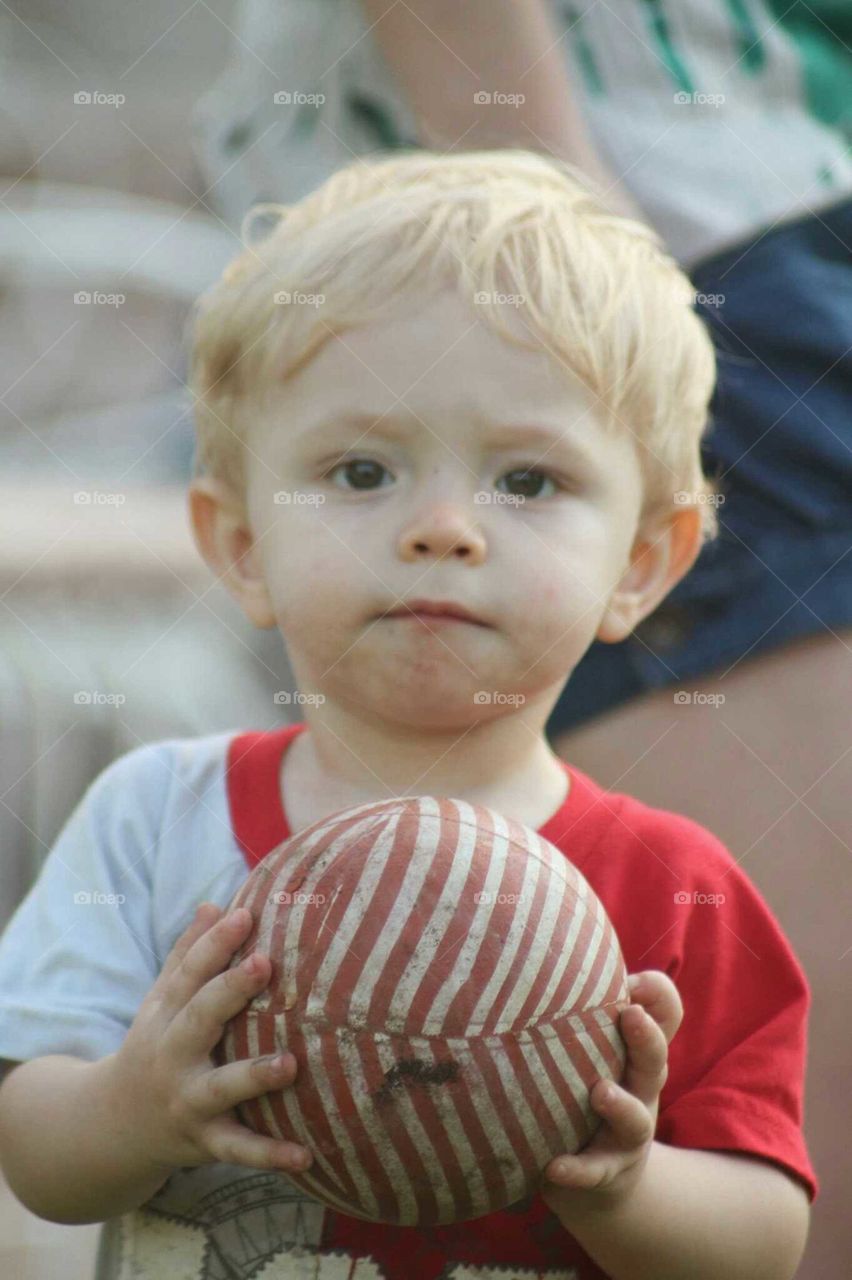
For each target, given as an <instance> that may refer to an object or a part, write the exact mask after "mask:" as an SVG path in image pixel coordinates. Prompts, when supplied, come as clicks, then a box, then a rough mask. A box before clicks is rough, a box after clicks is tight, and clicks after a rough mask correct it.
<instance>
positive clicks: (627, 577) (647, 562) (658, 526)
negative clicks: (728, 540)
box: [595, 507, 702, 644]
mask: <svg viewBox="0 0 852 1280" xmlns="http://www.w3.org/2000/svg"><path fill="white" fill-rule="evenodd" d="M701 546H702V522H701V512H700V511H699V510H698V509H697V508H696V507H678V508H676V509H675V511H673V512H671V513H670V514H669V515H667V516H665V517H663V519H662V520H658V521H657V522H656V523H652V524H651V525H650V526H647V527H645V528H643V529H642V530H641V532H640V533H639V534H638V535H637V537H636V539H635V541H634V543H633V547H632V550H631V552H630V565H629V567H628V568H627V570H626V571H625V573H624V576H623V577H622V579H621V581H620V582H619V583H618V584H617V586H616V587H615V589H614V590H613V591H612V593H611V595H610V597H609V600H608V602H607V607H606V609H605V610H604V614H603V617H602V618H601V621H600V625H599V627H598V631H597V635H596V637H595V638H596V639H598V640H603V641H604V642H605V643H606V644H615V643H617V642H618V641H619V640H625V639H626V638H627V636H629V635H630V633H631V631H632V630H633V628H634V627H636V626H638V624H639V623H640V622H641V621H642V619H643V618H647V616H648V614H649V613H653V611H654V609H656V607H657V605H658V604H659V603H660V601H661V600H663V599H664V597H665V596H667V595H668V594H669V592H670V591H671V590H672V589H673V588H674V587H675V586H676V585H677V583H678V582H680V580H681V578H683V577H684V576H685V574H687V573H688V572H689V570H690V569H691V568H692V566H693V564H694V563H695V561H696V560H697V558H698V554H699V552H700V551H701Z"/></svg>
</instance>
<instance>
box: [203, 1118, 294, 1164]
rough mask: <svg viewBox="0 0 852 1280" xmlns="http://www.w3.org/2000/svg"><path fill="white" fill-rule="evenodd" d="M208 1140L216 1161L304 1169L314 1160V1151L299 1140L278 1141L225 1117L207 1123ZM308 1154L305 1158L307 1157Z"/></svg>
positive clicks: (206, 1135) (206, 1134)
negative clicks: (312, 1155) (253, 1131)
mask: <svg viewBox="0 0 852 1280" xmlns="http://www.w3.org/2000/svg"><path fill="white" fill-rule="evenodd" d="M204 1136H205V1143H206V1147H207V1150H208V1151H209V1153H210V1155H212V1156H213V1159H214V1160H223V1161H224V1162H225V1163H226V1164H241V1165H246V1166H248V1168H250V1169H284V1170H285V1171H287V1172H291V1173H295V1172H297V1171H298V1172H301V1171H303V1170H305V1169H308V1168H310V1166H311V1164H312V1163H313V1161H312V1157H311V1153H310V1151H308V1149H307V1148H306V1147H303V1146H301V1145H300V1144H299V1143H298V1142H283V1141H282V1142H279V1141H278V1140H277V1139H275V1138H264V1137H262V1136H261V1135H260V1134H258V1133H252V1131H251V1129H247V1128H246V1126H245V1125H244V1124H240V1122H239V1121H238V1120H231V1119H222V1120H216V1121H214V1122H213V1123H212V1124H209V1125H207V1127H206V1128H205V1130H204ZM305 1157H306V1158H305Z"/></svg>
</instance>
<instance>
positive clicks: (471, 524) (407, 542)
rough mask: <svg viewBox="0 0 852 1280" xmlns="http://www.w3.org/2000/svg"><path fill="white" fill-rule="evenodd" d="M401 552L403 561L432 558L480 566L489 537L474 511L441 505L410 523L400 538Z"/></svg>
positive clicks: (425, 510)
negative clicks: (455, 560)
mask: <svg viewBox="0 0 852 1280" xmlns="http://www.w3.org/2000/svg"><path fill="white" fill-rule="evenodd" d="M399 551H400V556H401V557H402V559H403V560H416V559H421V558H423V557H426V556H430V555H431V556H437V557H438V558H440V559H444V558H445V557H455V558H457V559H459V560H466V561H468V562H470V563H471V564H476V563H479V562H480V561H482V560H483V559H484V558H485V552H486V547H485V537H484V535H483V532H482V528H481V525H480V523H479V520H478V519H477V518H476V516H475V515H474V516H472V515H471V512H470V508H464V507H463V506H462V505H461V504H460V503H447V502H440V503H434V504H432V505H428V506H425V507H422V508H420V509H419V510H418V512H417V514H416V515H415V516H414V517H413V518H412V519H410V520H409V521H408V522H407V524H406V526H405V528H404V529H403V531H402V533H401V534H400V541H399Z"/></svg>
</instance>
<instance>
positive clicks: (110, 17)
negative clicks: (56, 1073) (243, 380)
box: [0, 0, 291, 926]
mask: <svg viewBox="0 0 852 1280" xmlns="http://www.w3.org/2000/svg"><path fill="white" fill-rule="evenodd" d="M233 8H234V6H233V4H232V3H231V2H230V0H214V3H212V4H208V3H206V0H205V3H195V4H191V5H188V6H184V5H178V4H176V3H174V0H155V3H153V4H151V5H148V6H133V5H129V4H119V5H116V4H114V3H107V2H106V0H83V2H82V3H78V4H75V5H73V6H69V5H65V4H61V3H59V2H58V0H55V2H48V0H27V3H26V4H23V3H21V4H18V5H14V4H13V5H11V6H4V8H3V10H2V11H0V82H2V90H0V196H2V202H1V203H0V341H2V346H3V352H4V362H3V366H4V367H3V378H2V383H3V390H2V393H0V418H1V419H2V421H0V439H2V442H3V444H2V451H3V468H2V486H3V499H2V504H0V511H2V514H0V520H2V528H3V539H2V551H0V599H2V603H3V608H2V609H0V699H2V707H3V716H2V722H3V723H2V752H0V775H2V776H0V795H2V796H3V805H2V808H0V840H2V847H3V861H2V881H0V926H2V924H3V923H4V922H5V920H6V919H7V918H8V916H9V915H10V914H11V911H12V909H13V907H14V905H15V903H16V902H17V900H18V898H19V897H20V895H21V893H22V892H23V890H24V889H25V888H26V887H28V884H29V883H30V880H31V877H32V876H33V875H34V872H35V870H37V867H38V865H39V861H40V859H41V858H42V857H43V856H44V854H45V853H46V852H47V849H48V848H49V846H50V843H51V841H52V840H53V838H54V837H55V835H56V833H57V831H58V829H59V827H60V825H61V823H62V822H63V821H64V818H65V817H66V816H67V814H68V812H69V811H70V808H71V807H72V805H73V803H74V802H75V800H76V798H77V797H78V796H79V795H80V794H81V792H82V790H83V788H84V785H85V784H86V783H87V782H88V780H89V779H90V778H91V777H93V776H94V774H95V773H96V772H98V771H99V770H100V769H101V768H103V767H104V766H105V765H106V764H107V763H108V762H109V760H111V759H112V758H113V757H114V756H115V755H117V754H119V753H120V752H123V751H125V750H129V749H130V748H132V747H133V746H135V745H138V743H140V742H142V741H148V740H150V739H151V738H153V737H171V736H180V735H181V734H183V733H186V734H196V733H203V732H213V731H216V730H218V729H224V728H228V727H230V726H231V725H234V726H238V725H243V724H244V725H247V726H249V725H250V726H256V727H268V726H271V725H272V724H274V723H276V722H280V721H281V720H282V718H284V719H286V712H287V707H286V705H281V704H275V703H274V702H273V699H272V694H273V693H274V692H275V691H277V690H279V689H288V688H290V687H291V676H290V672H289V667H288V665H287V663H286V658H285V656H284V653H283V646H282V645H281V641H280V638H279V637H278V635H277V633H273V632H263V633H261V632H257V631H255V630H254V629H253V628H251V627H250V626H249V624H248V623H247V622H246V621H245V619H244V618H243V615H242V613H241V612H240V611H239V610H238V609H237V607H236V606H235V605H233V604H232V602H231V601H230V598H229V597H228V596H227V595H226V593H225V591H224V589H223V588H222V587H221V586H219V585H218V584H217V583H216V582H215V581H214V579H213V577H212V575H211V573H210V572H209V570H208V569H207V568H206V566H205V565H204V564H203V562H202V561H201V559H200V557H199V555H198V553H197V551H196V550H195V547H194V545H193V544H192V542H191V538H190V533H189V526H188V520H187V514H186V499H185V486H186V483H187V481H188V479H189V477H190V474H191V468H192V457H193V431H192V422H191V414H190V398H189V395H188V393H187V391H186V390H185V387H184V382H183V380H184V377H185V374H186V367H185V361H186V344H185V341H184V326H185V324H186V321H187V316H188V312H189V308H190V305H191V303H192V300H193V299H194V297H195V296H196V295H197V294H198V293H199V292H200V291H201V290H203V289H204V288H205V287H206V286H207V285H208V284H210V283H212V281H213V280H214V279H215V278H216V277H217V276H218V274H219V272H220V271H221V268H222V266H223V265H224V263H225V262H226V261H227V260H228V259H229V258H230V257H232V256H233V254H234V253H235V252H236V250H237V248H238V231H239V228H238V227H236V228H231V227H229V226H228V225H227V223H226V221H225V220H224V219H223V218H222V216H221V215H220V214H219V212H218V210H217V208H216V198H215V192H213V193H211V192H208V191H206V189H205V187H206V184H205V181H204V179H203V178H202V176H201V173H200V170H199V165H198V163H197V160H196V156H195V153H194V149H193V148H194V136H193V130H192V128H191V123H190V122H191V121H192V120H193V119H194V113H195V111H196V108H197V104H198V102H199V100H201V99H203V97H204V95H205V94H206V93H207V92H208V91H209V90H210V89H211V85H213V84H214V83H215V80H216V77H217V75H218V74H219V73H220V71H221V70H222V69H223V67H224V65H225V62H226V59H227V54H228V42H229V40H230V41H231V42H233V38H232V37H231V35H230V32H229V29H228V25H229V22H230V19H231V14H232V10H233ZM181 122H183V123H181ZM223 669H224V670H225V671H226V672H227V673H228V674H227V677H226V678H225V679H223V678H222V673H223ZM214 672H215V673H216V678H215V679H214V678H211V677H212V675H213V673H214ZM121 699H123V701H121Z"/></svg>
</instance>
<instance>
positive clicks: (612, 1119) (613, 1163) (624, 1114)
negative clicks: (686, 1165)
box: [540, 969, 683, 1218]
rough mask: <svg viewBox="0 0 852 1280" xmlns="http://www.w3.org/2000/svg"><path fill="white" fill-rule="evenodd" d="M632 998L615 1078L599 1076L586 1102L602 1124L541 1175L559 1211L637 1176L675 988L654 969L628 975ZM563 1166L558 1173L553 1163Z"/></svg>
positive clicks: (664, 1066) (676, 1022)
mask: <svg viewBox="0 0 852 1280" xmlns="http://www.w3.org/2000/svg"><path fill="white" fill-rule="evenodd" d="M628 983H629V985H630V995H631V998H632V1001H633V1003H632V1004H630V1005H629V1006H628V1007H627V1008H626V1009H624V1010H623V1011H622V1014H621V1019H620V1023H619V1027H620V1030H621V1034H622V1036H623V1037H624V1040H625V1042H626V1044H627V1065H626V1069H625V1073H624V1078H623V1080H622V1082H621V1084H620V1085H617V1084H615V1083H614V1082H613V1081H611V1080H608V1081H603V1080H599V1081H598V1083H597V1084H596V1085H595V1086H594V1088H593V1089H592V1091H591V1094H590V1097H591V1101H592V1106H593V1107H594V1109H595V1111H597V1112H598V1114H599V1115H601V1116H602V1117H603V1120H604V1123H603V1124H602V1125H601V1127H600V1128H599V1129H598V1131H597V1133H596V1134H595V1136H594V1137H593V1138H592V1140H591V1142H589V1144H588V1146H586V1147H584V1148H583V1150H582V1151H581V1152H580V1153H579V1154H578V1155H560V1156H555V1157H554V1159H553V1160H551V1161H550V1163H549V1164H548V1165H547V1167H546V1168H545V1170H544V1175H543V1177H542V1184H541V1188H540V1194H541V1197H542V1199H543V1200H544V1202H545V1204H546V1205H547V1206H548V1207H549V1208H550V1209H551V1210H552V1211H553V1212H554V1213H555V1214H557V1216H562V1215H566V1216H568V1217H569V1218H570V1214H571V1211H572V1210H582V1208H583V1207H597V1206H606V1205H612V1204H615V1203H618V1202H619V1201H621V1200H623V1199H624V1198H625V1197H627V1196H628V1195H629V1194H630V1192H631V1191H632V1189H633V1188H634V1187H635V1186H636V1183H637V1182H638V1181H639V1178H640V1177H641V1174H642V1170H643V1168H644V1166H645V1162H646V1161H647V1159H648V1153H649V1151H650V1149H651V1143H652V1142H653V1140H654V1132H655V1130H656V1127H657V1110H658V1107H659V1101H660V1092H661V1090H662V1088H663V1085H664V1084H665V1082H666V1077H667V1075H668V1047H669V1043H670V1041H671V1040H672V1039H673V1038H674V1034H675V1032H676V1031H677V1029H678V1027H679V1026H680V1024H681V1019H682V1018H683V1005H682V1004H681V999H680V996H679V995H678V991H677V987H676V986H675V985H674V983H673V982H672V981H671V979H670V978H669V977H667V975H666V974H665V973H663V972H661V971H660V970H659V969H648V970H646V971H645V972H644V973H638V974H631V975H630V977H629V978H628ZM563 1165H564V1173H562V1172H559V1169H560V1168H561V1167H562V1166H563Z"/></svg>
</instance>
